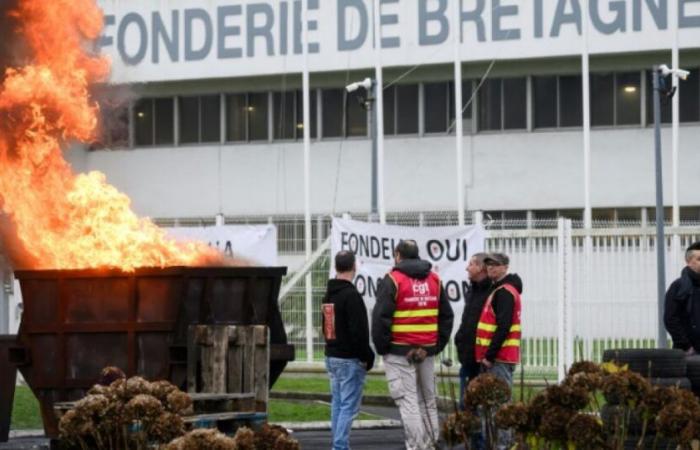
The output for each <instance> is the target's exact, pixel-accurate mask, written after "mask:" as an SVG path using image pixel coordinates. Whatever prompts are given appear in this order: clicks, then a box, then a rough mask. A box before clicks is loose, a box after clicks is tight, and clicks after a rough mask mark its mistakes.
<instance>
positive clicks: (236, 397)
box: [189, 392, 255, 402]
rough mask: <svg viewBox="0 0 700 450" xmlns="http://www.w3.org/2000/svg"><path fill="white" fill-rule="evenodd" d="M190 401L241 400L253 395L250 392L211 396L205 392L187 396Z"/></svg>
mask: <svg viewBox="0 0 700 450" xmlns="http://www.w3.org/2000/svg"><path fill="white" fill-rule="evenodd" d="M189 396H190V397H191V398H192V401H195V402H196V401H200V400H202V401H207V400H241V399H251V398H254V397H255V395H254V394H253V393H252V392H246V393H226V394H212V393H206V392H199V393H195V394H189Z"/></svg>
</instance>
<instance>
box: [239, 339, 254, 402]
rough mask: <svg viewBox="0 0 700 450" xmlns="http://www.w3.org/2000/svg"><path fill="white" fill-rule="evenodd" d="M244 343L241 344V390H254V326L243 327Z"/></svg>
mask: <svg viewBox="0 0 700 450" xmlns="http://www.w3.org/2000/svg"><path fill="white" fill-rule="evenodd" d="M243 334H245V339H246V341H245V344H244V345H243V366H242V370H241V372H242V373H243V384H242V390H241V392H254V390H255V328H254V327H252V326H247V327H245V331H244V333H243Z"/></svg>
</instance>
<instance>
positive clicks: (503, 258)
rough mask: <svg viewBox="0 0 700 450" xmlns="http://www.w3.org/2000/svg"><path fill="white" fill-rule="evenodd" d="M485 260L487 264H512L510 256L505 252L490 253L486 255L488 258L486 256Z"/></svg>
mask: <svg viewBox="0 0 700 450" xmlns="http://www.w3.org/2000/svg"><path fill="white" fill-rule="evenodd" d="M484 262H485V263H486V265H489V264H492V265H493V264H496V265H500V266H507V265H508V264H510V258H509V257H508V255H506V254H505V253H489V254H488V255H486V258H484Z"/></svg>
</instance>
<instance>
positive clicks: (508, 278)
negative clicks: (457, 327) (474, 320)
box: [474, 253, 523, 387]
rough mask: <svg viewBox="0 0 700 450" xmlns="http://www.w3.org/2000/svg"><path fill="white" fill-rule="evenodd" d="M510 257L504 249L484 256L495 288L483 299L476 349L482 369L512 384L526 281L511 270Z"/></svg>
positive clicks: (516, 362)
mask: <svg viewBox="0 0 700 450" xmlns="http://www.w3.org/2000/svg"><path fill="white" fill-rule="evenodd" d="M509 262H510V260H509V258H508V256H507V255H504V254H503V253H491V254H489V255H488V256H487V257H486V258H484V263H485V264H486V272H487V274H488V276H489V278H490V279H491V281H492V282H493V288H492V289H493V290H492V292H491V294H490V295H489V297H488V298H487V299H486V303H484V307H483V309H482V310H481V317H479V323H478V324H477V328H476V343H475V347H474V353H475V356H476V360H477V362H479V363H481V367H482V371H483V372H488V373H493V374H494V375H496V376H497V377H499V378H501V379H503V381H505V382H507V383H508V385H509V386H511V387H512V386H513V372H514V371H515V366H516V364H518V363H519V362H520V333H521V329H520V312H521V305H520V294H521V293H522V292H523V282H522V280H521V279H520V277H519V276H518V275H517V274H510V273H508V264H509Z"/></svg>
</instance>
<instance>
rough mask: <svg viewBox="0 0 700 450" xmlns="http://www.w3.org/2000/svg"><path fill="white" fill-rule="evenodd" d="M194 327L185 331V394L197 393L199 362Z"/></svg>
mask: <svg viewBox="0 0 700 450" xmlns="http://www.w3.org/2000/svg"><path fill="white" fill-rule="evenodd" d="M195 328H196V326H190V327H188V329H187V392H189V393H192V392H197V391H198V390H199V386H197V375H198V371H197V367H198V366H199V361H200V357H201V355H200V352H199V345H198V344H197V343H196V342H195V340H194V336H195V333H196V330H195Z"/></svg>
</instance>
